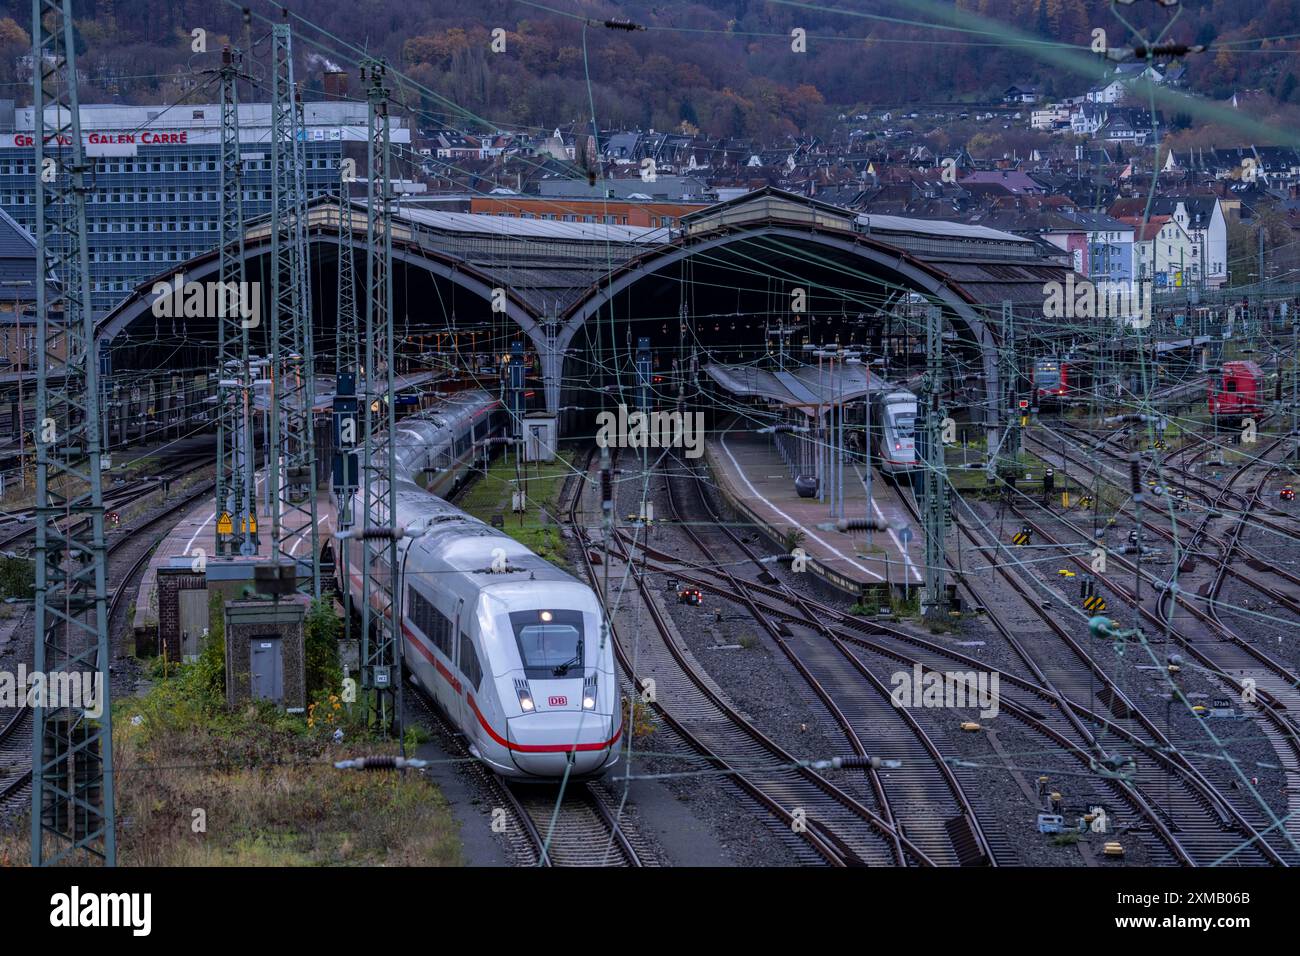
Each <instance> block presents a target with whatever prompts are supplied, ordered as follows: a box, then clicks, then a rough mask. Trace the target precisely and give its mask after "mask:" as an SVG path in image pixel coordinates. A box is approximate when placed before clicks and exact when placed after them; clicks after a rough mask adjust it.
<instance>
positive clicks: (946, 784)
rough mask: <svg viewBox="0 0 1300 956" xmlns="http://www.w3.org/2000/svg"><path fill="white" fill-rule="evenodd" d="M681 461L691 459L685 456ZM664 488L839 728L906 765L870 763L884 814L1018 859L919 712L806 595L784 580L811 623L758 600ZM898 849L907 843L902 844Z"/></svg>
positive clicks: (971, 852) (972, 852) (959, 852)
mask: <svg viewBox="0 0 1300 956" xmlns="http://www.w3.org/2000/svg"><path fill="white" fill-rule="evenodd" d="M674 462H675V463H676V465H678V466H680V467H683V468H684V467H685V465H684V463H682V462H681V461H680V460H678V459H674ZM687 474H688V475H689V476H690V478H691V479H692V481H691V484H692V487H693V488H694V491H695V497H696V500H697V501H698V502H699V505H700V507H701V509H702V510H703V512H704V514H705V516H706V519H707V522H708V524H709V525H710V526H711V527H712V528H713V529H716V530H715V531H713V532H712V533H713V534H715V535H722V536H724V537H725V539H726V540H727V541H728V542H729V543H730V545H731V546H732V547H734V548H735V549H737V550H738V551H740V552H741V553H742V554H743V555H744V556H745V560H746V561H748V562H749V563H751V564H752V565H753V567H754V568H755V569H756V570H757V571H758V572H759V573H760V574H761V573H765V572H766V568H765V566H764V565H763V564H762V562H761V561H760V560H759V557H758V555H757V554H756V553H755V552H754V551H753V549H752V548H750V547H749V546H748V545H747V544H746V543H745V542H744V540H743V539H742V538H741V537H740V536H739V535H738V534H736V533H735V531H734V530H732V528H731V527H730V526H729V525H728V524H727V523H726V522H724V521H723V520H722V519H721V518H720V517H719V516H718V514H717V513H716V512H715V511H714V510H713V508H712V506H711V504H710V503H709V501H708V498H707V496H706V495H705V493H704V488H703V482H702V480H701V478H700V476H699V474H698V472H696V471H694V470H688V471H687ZM664 490H665V493H666V495H667V499H668V504H669V509H670V511H671V513H672V516H673V520H674V521H675V522H676V523H677V526H678V527H680V528H681V530H682V531H684V532H685V533H686V535H687V536H688V537H689V538H690V539H691V541H692V542H693V543H694V544H695V546H696V547H697V548H698V549H699V551H700V553H701V555H702V557H703V558H704V561H705V563H706V564H711V565H713V566H715V567H717V568H719V569H720V571H721V572H722V573H723V575H725V577H726V579H727V580H728V581H729V582H730V583H731V585H732V586H733V594H734V595H735V596H737V597H739V599H740V603H742V604H743V605H744V606H745V608H746V610H747V611H748V612H749V613H750V615H751V616H752V617H753V619H754V620H755V622H756V623H758V625H759V626H760V627H762V628H763V629H764V630H766V631H767V633H768V635H769V637H771V639H772V641H773V643H774V644H775V645H776V647H777V648H778V649H779V650H780V651H781V653H782V654H783V655H784V656H785V657H786V658H787V659H788V660H789V661H790V663H791V664H792V665H793V666H794V668H795V670H796V671H797V672H798V673H799V675H800V676H801V677H802V678H803V680H804V681H805V682H806V683H807V685H808V686H809V688H810V689H811V690H812V692H813V694H814V696H815V697H816V699H817V701H818V703H819V704H820V705H821V706H822V707H823V708H824V709H825V710H826V711H827V712H828V713H829V714H830V716H831V717H832V719H833V720H834V722H835V723H836V724H837V725H838V726H839V727H840V729H841V731H842V732H843V734H844V737H845V739H846V742H847V744H848V746H849V748H850V749H851V751H852V752H853V753H854V754H856V755H857V756H859V757H866V756H868V754H867V750H866V746H865V744H864V743H863V740H864V739H866V740H869V741H870V743H871V752H872V754H873V755H875V756H877V757H881V758H885V759H890V760H897V761H899V763H900V766H899V767H897V768H895V769H892V770H891V771H890V772H889V774H888V775H882V774H881V773H880V772H879V771H878V770H876V769H873V768H870V767H868V768H867V771H866V773H867V776H868V779H869V781H870V784H871V790H872V793H873V794H874V795H875V797H876V799H877V801H878V804H879V806H880V809H881V813H882V816H883V817H884V818H885V819H886V820H888V821H889V822H890V823H891V824H892V825H893V826H895V827H896V828H897V829H898V831H899V832H901V833H906V834H908V835H909V836H910V837H911V838H912V839H913V840H914V841H915V842H916V843H917V844H918V845H919V846H921V847H922V848H923V849H925V851H926V853H927V855H928V856H929V857H930V858H931V859H932V860H934V861H935V862H936V863H937V864H939V865H951V866H959V865H968V866H977V865H990V866H996V865H997V864H998V862H999V859H1000V858H1001V859H1008V858H1012V857H1013V856H1014V854H1013V852H1012V850H1011V847H1010V845H1009V843H1008V842H1007V841H1006V838H1005V834H1002V833H1000V832H999V833H998V834H997V836H996V841H997V847H996V850H995V849H994V847H993V846H992V845H991V841H990V837H989V836H988V835H987V834H986V832H985V829H984V827H983V826H982V825H981V824H980V822H979V818H978V815H977V813H976V811H975V807H974V805H973V804H972V802H971V799H970V798H969V797H968V795H967V793H966V789H965V787H964V786H963V785H962V783H961V782H960V781H959V780H958V778H957V776H956V774H955V773H954V772H953V770H952V769H951V767H950V766H949V762H948V761H947V760H946V759H945V757H944V755H943V754H942V753H940V751H939V749H938V747H937V746H936V745H935V743H934V742H933V740H932V739H931V737H930V736H929V735H928V734H927V733H926V732H925V730H924V729H922V727H921V725H920V723H919V722H918V721H917V719H916V718H915V717H914V716H913V715H912V714H911V713H910V712H909V711H908V710H907V709H906V708H900V707H896V706H894V703H893V701H892V699H891V695H890V691H889V689H888V688H887V687H886V686H885V685H884V684H883V683H882V682H881V681H880V679H879V678H878V677H877V676H876V675H875V674H874V673H873V672H872V671H871V669H870V668H868V667H867V666H866V664H864V663H863V661H862V660H861V659H860V658H859V657H857V656H856V655H855V654H854V653H853V652H852V651H851V650H850V649H849V647H848V645H847V644H845V643H844V642H843V641H841V640H840V639H839V638H838V637H837V636H836V635H835V633H834V632H833V631H831V630H830V629H829V628H826V627H824V626H822V625H821V624H820V623H819V618H818V616H817V615H816V614H815V613H813V611H812V610H811V608H809V607H808V605H807V604H806V602H804V600H803V598H802V596H800V595H799V594H798V592H796V591H794V590H793V589H791V588H789V587H788V586H785V585H784V584H780V586H781V587H783V588H784V589H785V591H786V593H787V594H788V595H789V596H790V598H791V600H792V601H793V602H794V603H795V606H796V607H799V608H801V609H803V610H805V611H806V612H807V617H806V623H803V624H794V625H790V624H787V625H785V626H783V627H782V626H778V625H776V624H775V623H774V622H773V621H772V619H771V618H770V617H769V616H768V615H766V614H765V613H763V612H762V611H761V610H760V609H759V607H758V606H757V604H756V603H755V602H754V600H753V599H752V596H751V594H750V591H749V582H748V581H747V580H746V579H744V578H742V577H740V576H739V575H738V574H737V573H735V572H733V571H732V570H731V569H730V567H729V564H730V562H729V561H726V560H723V559H722V558H721V557H720V556H719V555H718V554H717V549H716V548H715V547H713V546H710V545H709V544H708V543H706V541H705V540H704V534H705V532H702V531H700V530H697V527H696V523H695V522H693V521H691V520H688V519H687V518H686V517H685V515H684V514H683V511H684V509H683V508H682V507H681V505H679V502H678V500H677V496H676V495H675V494H674V493H673V475H671V474H669V475H665V477H664ZM773 580H779V579H776V578H773ZM895 850H896V852H898V851H901V847H896V848H895ZM899 855H900V857H902V856H903V854H901V853H900V854H899Z"/></svg>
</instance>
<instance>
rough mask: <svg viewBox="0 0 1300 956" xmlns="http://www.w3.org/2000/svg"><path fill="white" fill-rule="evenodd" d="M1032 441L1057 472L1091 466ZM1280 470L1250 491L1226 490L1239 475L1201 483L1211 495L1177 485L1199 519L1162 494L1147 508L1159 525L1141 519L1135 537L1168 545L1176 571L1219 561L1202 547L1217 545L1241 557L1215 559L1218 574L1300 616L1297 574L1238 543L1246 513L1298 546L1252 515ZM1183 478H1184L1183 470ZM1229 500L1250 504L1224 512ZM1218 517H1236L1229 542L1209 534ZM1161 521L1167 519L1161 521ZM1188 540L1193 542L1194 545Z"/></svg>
mask: <svg viewBox="0 0 1300 956" xmlns="http://www.w3.org/2000/svg"><path fill="white" fill-rule="evenodd" d="M1285 440H1286V439H1278V440H1276V441H1275V442H1274V443H1273V444H1272V445H1271V446H1269V448H1268V449H1266V450H1265V451H1264V452H1263V453H1261V456H1260V459H1259V460H1258V462H1262V461H1264V459H1265V458H1266V456H1267V455H1268V454H1270V453H1271V452H1272V450H1273V449H1275V448H1277V447H1279V446H1280V445H1281V444H1282V442H1284V441H1285ZM1031 441H1034V442H1035V443H1037V444H1038V445H1039V447H1040V448H1041V449H1042V451H1040V452H1039V456H1040V457H1042V458H1044V460H1047V461H1048V462H1049V463H1050V464H1052V465H1054V466H1056V467H1059V468H1061V470H1062V473H1063V474H1068V473H1070V472H1069V466H1070V465H1072V464H1073V465H1076V466H1083V467H1091V466H1087V465H1085V463H1084V462H1083V461H1082V460H1081V459H1080V458H1079V457H1078V456H1076V455H1075V454H1073V453H1071V452H1067V451H1065V450H1064V449H1063V448H1060V447H1057V446H1053V445H1050V444H1048V443H1045V442H1042V441H1041V440H1039V439H1036V438H1032V437H1031ZM1089 447H1090V449H1094V450H1102V451H1103V453H1104V454H1107V455H1108V456H1109V457H1112V458H1114V459H1119V460H1122V461H1124V462H1125V464H1126V465H1127V461H1128V459H1127V457H1125V456H1123V455H1122V454H1121V453H1119V452H1116V451H1111V450H1104V449H1102V447H1101V446H1089ZM1208 450H1209V449H1208V448H1204V449H1202V450H1201V451H1200V452H1199V453H1198V456H1199V454H1204V453H1205V452H1206V451H1208ZM1258 462H1255V463H1258ZM1248 464H1254V463H1248ZM1280 467H1282V463H1281V462H1279V463H1277V464H1276V465H1275V467H1274V468H1271V469H1270V470H1269V472H1268V474H1266V476H1265V478H1264V479H1263V481H1261V482H1260V483H1259V485H1258V486H1257V487H1256V488H1255V489H1253V490H1252V491H1251V492H1250V493H1245V492H1238V491H1236V490H1235V489H1233V488H1232V487H1231V484H1232V483H1235V481H1236V480H1238V477H1239V476H1236V477H1234V478H1233V479H1232V481H1231V482H1230V483H1229V484H1228V485H1226V486H1225V485H1224V484H1223V483H1222V482H1219V481H1214V480H1213V479H1208V478H1206V479H1201V480H1202V481H1204V482H1206V483H1207V484H1210V485H1211V487H1212V489H1213V493H1212V492H1210V491H1204V490H1200V489H1194V488H1190V486H1188V485H1186V484H1183V485H1182V487H1183V488H1184V489H1187V490H1190V491H1191V493H1192V495H1194V496H1195V497H1197V498H1200V499H1201V502H1202V504H1201V506H1200V519H1199V520H1194V516H1193V514H1192V513H1191V512H1190V510H1189V511H1187V512H1184V511H1182V510H1180V509H1182V508H1183V507H1184V506H1183V505H1182V504H1181V503H1176V504H1175V505H1174V507H1173V508H1172V509H1170V508H1169V507H1168V504H1167V498H1164V496H1161V500H1160V503H1159V504H1158V506H1157V509H1155V510H1149V514H1150V516H1151V517H1158V518H1159V519H1160V520H1159V522H1153V521H1150V520H1148V519H1147V518H1143V520H1142V522H1141V528H1140V533H1141V534H1142V535H1143V536H1145V535H1146V534H1147V533H1148V532H1150V533H1151V534H1154V535H1156V536H1157V537H1160V538H1163V539H1164V540H1165V541H1168V542H1169V543H1170V545H1171V546H1172V547H1174V548H1175V549H1176V550H1177V552H1178V554H1179V556H1180V560H1179V567H1180V572H1181V573H1188V572H1190V571H1191V570H1192V568H1194V567H1195V564H1196V562H1197V561H1199V560H1203V559H1209V560H1216V561H1217V560H1218V559H1217V558H1216V557H1215V556H1214V555H1213V554H1211V553H1210V552H1208V551H1203V550H1202V545H1210V546H1213V547H1216V548H1218V549H1219V553H1220V554H1222V553H1223V552H1224V550H1225V549H1227V550H1228V551H1229V552H1231V553H1232V554H1235V555H1240V556H1241V557H1242V559H1243V561H1242V564H1241V565H1239V564H1236V563H1234V562H1231V561H1219V564H1220V566H1221V567H1222V570H1223V573H1224V574H1225V575H1231V576H1232V577H1234V578H1236V579H1237V580H1240V581H1242V582H1243V583H1244V584H1246V585H1247V586H1249V587H1250V588H1252V589H1254V590H1255V591H1258V592H1259V593H1261V594H1263V595H1264V596H1265V597H1267V598H1268V599H1269V600H1271V601H1274V602H1276V603H1277V604H1279V605H1280V606H1282V607H1285V608H1286V609H1287V610H1289V611H1291V612H1292V613H1293V614H1296V615H1297V616H1300V574H1296V573H1295V572H1293V571H1289V570H1287V569H1286V568H1285V567H1282V566H1281V565H1280V564H1279V563H1278V562H1277V561H1276V560H1273V559H1271V558H1269V557H1268V556H1267V555H1264V554H1262V553H1261V552H1260V551H1258V550H1257V549H1256V548H1253V547H1250V546H1248V545H1246V544H1245V543H1244V542H1243V541H1242V540H1241V531H1242V530H1243V529H1244V527H1245V516H1246V515H1249V516H1250V521H1251V523H1252V524H1254V525H1257V526H1259V527H1262V528H1266V529H1268V530H1269V532H1270V533H1273V534H1276V535H1280V536H1282V537H1284V538H1285V539H1286V540H1287V541H1288V542H1292V541H1294V542H1295V543H1296V545H1297V546H1300V533H1298V532H1297V531H1294V530H1292V529H1288V528H1286V527H1284V526H1282V525H1280V524H1278V523H1276V522H1272V521H1269V520H1268V519H1262V518H1259V517H1258V515H1256V514H1255V513H1254V512H1255V508H1256V507H1257V506H1258V505H1259V504H1261V503H1262V501H1261V499H1262V494H1263V485H1264V484H1266V483H1267V481H1268V478H1269V476H1270V475H1271V474H1272V472H1273V471H1274V470H1276V469H1277V468H1280ZM1102 468H1103V469H1104V470H1105V471H1106V473H1107V474H1109V475H1110V476H1112V477H1113V478H1115V479H1116V480H1117V481H1119V480H1123V481H1124V482H1127V481H1128V480H1129V475H1128V473H1127V471H1126V472H1123V473H1121V472H1120V471H1118V470H1117V469H1114V468H1110V467H1107V466H1104V465H1103V466H1102ZM1184 474H1186V472H1185V471H1184ZM1073 477H1075V478H1076V480H1078V476H1077V474H1076V475H1073ZM1193 477H1199V476H1193ZM1150 484H1151V481H1150V480H1148V486H1150ZM1159 484H1160V486H1161V487H1162V488H1163V489H1164V492H1165V494H1166V495H1167V493H1168V488H1169V486H1171V485H1179V484H1180V482H1179V481H1177V480H1175V481H1172V482H1168V483H1167V484H1166V480H1165V479H1163V477H1162V479H1161V481H1160V482H1159ZM1229 498H1233V499H1238V500H1240V501H1241V502H1243V503H1249V505H1250V506H1249V507H1248V508H1242V507H1241V506H1238V507H1237V508H1236V509H1229V508H1227V507H1226V502H1227V500H1228V499H1229ZM1175 500H1177V499H1175ZM1131 511H1132V509H1131V508H1130V507H1128V506H1125V507H1124V508H1123V510H1122V513H1126V514H1127V513H1130V512H1131ZM1219 517H1236V518H1238V519H1240V520H1239V523H1238V524H1237V525H1236V526H1235V533H1234V534H1233V535H1232V536H1231V540H1228V539H1225V538H1224V537H1222V536H1220V535H1216V534H1214V533H1212V532H1211V531H1210V530H1209V525H1210V523H1211V519H1215V518H1219ZM1288 517H1290V516H1288ZM1166 519H1171V520H1169V521H1166ZM1134 520H1135V521H1136V515H1134ZM1168 525H1172V526H1173V527H1174V528H1176V529H1177V530H1178V531H1179V532H1180V534H1181V533H1184V532H1185V537H1179V536H1178V535H1175V533H1174V532H1173V531H1172V530H1171V529H1170V527H1169V526H1168ZM1192 539H1195V540H1194V541H1193V540H1192ZM1270 578H1275V579H1277V580H1278V582H1279V583H1280V586H1279V585H1277V584H1270V583H1269V579H1270Z"/></svg>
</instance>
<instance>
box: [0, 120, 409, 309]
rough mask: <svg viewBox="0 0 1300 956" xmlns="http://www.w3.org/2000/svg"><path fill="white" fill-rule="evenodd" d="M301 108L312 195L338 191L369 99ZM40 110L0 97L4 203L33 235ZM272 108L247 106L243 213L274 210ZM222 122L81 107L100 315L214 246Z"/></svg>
mask: <svg viewBox="0 0 1300 956" xmlns="http://www.w3.org/2000/svg"><path fill="white" fill-rule="evenodd" d="M303 111H304V121H305V130H304V142H305V147H306V148H305V155H306V162H307V169H306V181H307V191H308V194H309V196H310V197H315V196H318V195H320V194H322V193H332V192H334V191H335V190H336V189H337V183H338V178H339V172H338V169H339V161H340V159H341V158H342V156H343V151H344V145H345V144H346V143H349V142H354V143H365V141H366V104H364V103H351V102H322V103H306V104H304V108H303ZM34 112H35V111H34V109H33V108H32V107H27V108H25V109H17V110H15V109H14V108H13V106H12V103H10V104H8V108H7V109H6V108H5V105H4V104H0V206H2V207H3V208H4V210H5V211H6V212H8V213H9V214H10V215H11V216H12V217H13V218H14V219H15V220H16V221H17V222H19V223H20V224H21V225H22V226H24V227H25V228H27V229H28V230H29V231H31V230H34V229H35V225H36V206H35V203H36V190H35V186H36V181H37V172H36V169H35V159H34V155H33V153H34V150H33V149H32V131H33V129H34V127H35V124H34ZM6 114H7V115H6ZM270 116H271V109H270V106H269V105H268V104H265V103H250V104H246V105H242V106H240V110H239V122H240V134H239V139H240V155H241V156H242V158H243V164H244V218H245V220H250V219H253V218H256V217H258V216H263V215H267V214H269V213H270V211H271V149H270ZM220 124H221V110H220V107H219V106H218V105H215V104H209V105H194V104H186V105H183V106H172V107H149V106H116V105H93V106H83V107H81V133H82V138H83V140H84V142H85V147H86V154H87V157H88V159H91V160H93V162H94V173H93V175H92V177H91V179H90V182H89V186H90V193H89V196H88V204H87V219H88V227H89V235H88V236H87V239H88V241H89V247H90V270H91V299H92V304H93V306H94V309H95V313H96V314H97V315H102V314H103V313H105V312H107V311H108V310H109V309H111V308H112V307H113V306H114V305H115V304H116V303H117V302H119V301H120V300H121V299H123V298H125V297H126V295H127V294H128V293H129V292H130V291H131V290H132V289H134V288H135V287H136V286H137V285H139V284H141V283H142V282H145V281H146V280H148V279H151V278H153V277H155V276H157V275H159V274H160V273H164V272H166V271H168V270H169V269H172V268H174V267H175V266H176V265H177V264H178V263H181V262H184V261H185V260H187V259H189V258H191V257H193V256H195V255H198V254H199V253H202V252H205V251H208V250H210V249H212V248H214V247H215V246H216V244H217V242H218V240H219V238H220V234H221V233H220V229H221V222H220V215H221V213H220V199H221V143H220V130H221V127H220ZM393 126H394V128H393V133H392V139H393V142H394V143H409V142H410V131H409V129H406V128H404V124H403V123H402V121H400V120H398V119H397V118H394V121H393ZM360 155H362V156H363V155H364V150H361V151H360ZM359 165H360V164H359Z"/></svg>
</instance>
